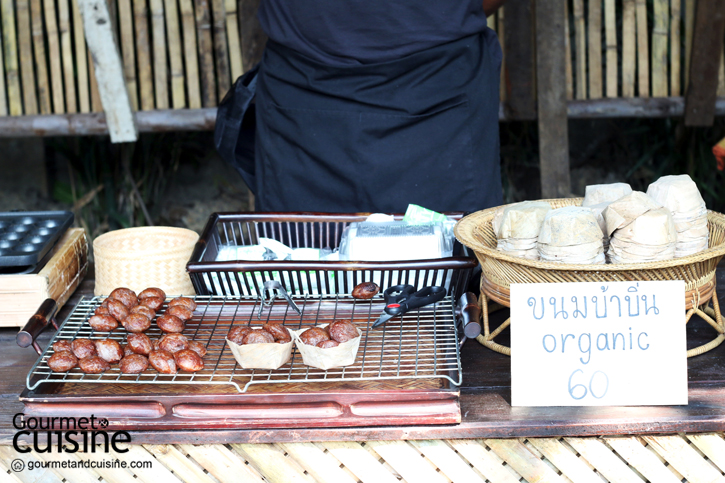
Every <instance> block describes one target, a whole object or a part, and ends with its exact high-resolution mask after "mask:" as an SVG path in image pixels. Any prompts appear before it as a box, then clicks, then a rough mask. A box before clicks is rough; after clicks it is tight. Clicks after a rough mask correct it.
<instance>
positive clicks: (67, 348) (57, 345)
mask: <svg viewBox="0 0 725 483" xmlns="http://www.w3.org/2000/svg"><path fill="white" fill-rule="evenodd" d="M53 351H54V352H73V349H71V344H70V341H69V340H58V341H55V342H53Z"/></svg>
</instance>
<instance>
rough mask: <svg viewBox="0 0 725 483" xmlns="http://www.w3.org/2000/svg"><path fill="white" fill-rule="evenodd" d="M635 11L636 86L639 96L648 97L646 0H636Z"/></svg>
mask: <svg viewBox="0 0 725 483" xmlns="http://www.w3.org/2000/svg"><path fill="white" fill-rule="evenodd" d="M635 8H636V11H637V87H638V94H639V97H649V75H650V73H649V33H648V32H647V3H646V0H636V7H635Z"/></svg>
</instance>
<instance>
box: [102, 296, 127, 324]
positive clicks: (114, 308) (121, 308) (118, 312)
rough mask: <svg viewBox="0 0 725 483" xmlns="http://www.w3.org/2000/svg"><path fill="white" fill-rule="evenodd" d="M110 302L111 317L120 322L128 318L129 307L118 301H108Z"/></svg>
mask: <svg viewBox="0 0 725 483" xmlns="http://www.w3.org/2000/svg"><path fill="white" fill-rule="evenodd" d="M107 300H108V312H109V313H110V314H111V316H112V317H113V318H114V319H116V320H118V321H122V320H123V319H125V318H126V317H128V313H129V312H128V307H126V306H125V305H124V304H123V302H121V301H120V300H116V299H107Z"/></svg>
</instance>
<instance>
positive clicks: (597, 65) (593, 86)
mask: <svg viewBox="0 0 725 483" xmlns="http://www.w3.org/2000/svg"><path fill="white" fill-rule="evenodd" d="M588 8H589V12H588V14H589V39H588V40H589V52H588V60H589V98H590V99H599V98H601V97H602V2H601V0H590V1H589V4H588Z"/></svg>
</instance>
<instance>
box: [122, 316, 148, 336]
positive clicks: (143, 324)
mask: <svg viewBox="0 0 725 483" xmlns="http://www.w3.org/2000/svg"><path fill="white" fill-rule="evenodd" d="M121 323H122V324H123V327H124V328H125V329H126V330H127V331H129V332H136V333H138V332H144V331H147V330H148V329H149V327H151V319H149V318H148V317H146V316H145V315H143V314H138V313H137V314H128V317H126V318H125V319H123V320H122V321H121Z"/></svg>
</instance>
